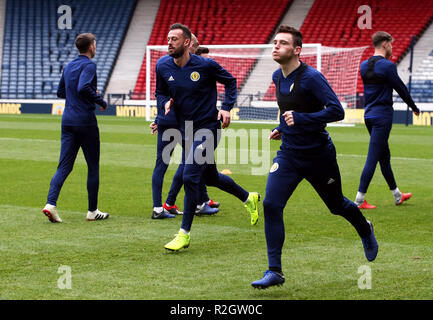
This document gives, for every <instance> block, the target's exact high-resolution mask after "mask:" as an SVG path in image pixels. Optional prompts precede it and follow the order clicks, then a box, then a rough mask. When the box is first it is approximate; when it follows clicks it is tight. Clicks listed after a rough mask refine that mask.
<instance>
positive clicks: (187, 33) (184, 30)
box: [170, 23, 191, 40]
mask: <svg viewBox="0 0 433 320" xmlns="http://www.w3.org/2000/svg"><path fill="white" fill-rule="evenodd" d="M174 29H181V30H182V35H183V37H184V38H185V39H189V40H191V30H190V29H189V28H188V27H187V26H186V25H184V24H182V23H174V24H172V25H171V26H170V30H174Z"/></svg>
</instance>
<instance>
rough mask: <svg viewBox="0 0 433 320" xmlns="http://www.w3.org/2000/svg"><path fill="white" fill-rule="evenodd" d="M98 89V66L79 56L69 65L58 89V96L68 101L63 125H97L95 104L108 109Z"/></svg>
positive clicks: (87, 58)
mask: <svg viewBox="0 0 433 320" xmlns="http://www.w3.org/2000/svg"><path fill="white" fill-rule="evenodd" d="M96 89H97V76H96V64H95V63H94V62H93V61H92V60H91V59H90V58H89V57H87V56H85V55H79V56H78V57H76V58H75V59H74V60H72V61H71V62H70V63H68V65H67V66H66V67H65V69H64V70H63V73H62V77H61V79H60V82H59V86H58V88H57V96H58V97H59V98H62V99H66V102H65V110H64V111H63V116H62V125H65V126H96V125H97V121H96V116H95V113H94V110H95V104H98V105H100V106H101V107H103V108H107V103H106V102H105V101H104V99H103V98H102V97H101V96H100V95H98V94H97V93H96Z"/></svg>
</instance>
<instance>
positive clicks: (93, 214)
mask: <svg viewBox="0 0 433 320" xmlns="http://www.w3.org/2000/svg"><path fill="white" fill-rule="evenodd" d="M109 216H110V215H109V214H108V213H105V212H101V211H99V209H96V210H95V211H87V220H88V221H95V220H103V219H108V217H109Z"/></svg>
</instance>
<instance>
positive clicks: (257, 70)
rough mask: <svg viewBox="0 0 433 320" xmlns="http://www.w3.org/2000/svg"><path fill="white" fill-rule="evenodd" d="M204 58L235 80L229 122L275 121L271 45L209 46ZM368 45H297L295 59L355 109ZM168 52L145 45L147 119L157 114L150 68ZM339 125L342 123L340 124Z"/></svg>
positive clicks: (274, 66) (220, 95)
mask: <svg viewBox="0 0 433 320" xmlns="http://www.w3.org/2000/svg"><path fill="white" fill-rule="evenodd" d="M205 47H207V48H209V58H211V59H214V60H215V61H217V62H218V63H219V64H220V65H221V66H222V67H223V68H224V69H226V70H227V71H228V72H230V73H231V74H232V75H233V76H234V77H235V78H236V79H237V89H238V97H237V102H236V104H235V106H234V107H233V109H232V111H231V113H232V121H233V122H243V123H247V122H248V123H272V124H273V123H278V122H279V109H278V105H277V101H276V96H275V85H274V84H273V82H272V73H273V72H274V71H275V70H276V69H277V68H279V65H278V63H276V62H275V61H274V60H273V59H272V56H271V52H272V48H273V45H272V44H261V45H254V44H248V45H208V46H206V45H205ZM366 48H367V47H355V48H335V47H327V46H322V45H321V44H320V43H305V44H303V45H302V53H301V56H300V59H301V60H302V61H303V62H305V63H307V64H308V65H310V66H312V67H314V68H316V69H317V70H318V71H320V72H322V74H323V75H324V76H325V77H326V79H327V80H328V82H329V83H330V85H331V87H332V88H333V90H334V91H335V93H336V94H337V96H338V98H339V100H340V102H341V104H342V105H343V107H344V108H355V106H356V90H357V81H358V73H359V65H360V63H361V58H362V54H363V52H364V50H365V49H366ZM166 54H167V45H164V46H147V47H146V93H145V101H143V102H144V103H143V104H144V105H145V106H146V119H147V120H148V121H150V120H152V119H153V118H154V117H155V116H156V98H155V96H154V92H155V87H156V77H155V66H156V62H157V61H158V59H159V58H161V57H162V56H164V55H166ZM217 92H218V95H217V96H218V100H217V107H220V106H221V102H222V101H223V99H224V86H223V85H222V84H219V83H217ZM341 123H344V120H343V121H342V122H341Z"/></svg>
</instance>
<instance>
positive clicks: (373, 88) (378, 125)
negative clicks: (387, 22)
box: [355, 31, 419, 209]
mask: <svg viewBox="0 0 433 320" xmlns="http://www.w3.org/2000/svg"><path fill="white" fill-rule="evenodd" d="M372 40H373V45H374V48H375V52H374V55H373V56H372V57H370V58H369V59H368V60H365V61H363V62H362V63H361V77H362V81H363V83H364V96H365V113H364V119H365V125H366V127H367V130H368V133H369V134H370V145H369V147H368V155H367V160H366V162H365V166H364V169H363V171H362V174H361V181H360V183H359V188H358V193H357V194H356V199H355V203H356V204H357V205H358V207H359V208H361V209H374V208H376V206H374V205H371V204H369V203H367V201H366V200H365V194H366V193H367V189H368V186H369V185H370V182H371V179H372V178H373V175H374V171H375V170H376V165H377V163H378V162H379V164H380V169H381V171H382V174H383V176H384V178H385V180H386V182H387V184H388V187H389V189H390V190H391V192H392V194H393V196H394V202H395V204H396V205H401V204H402V203H403V202H404V201H406V200H408V199H410V197H411V196H412V193H402V192H401V191H400V190H399V189H398V188H397V184H396V182H395V179H394V174H393V172H392V168H391V153H390V151H389V145H388V138H389V134H390V132H391V128H392V118H393V112H394V109H393V107H392V105H393V100H392V91H393V89H395V91H397V93H398V94H399V95H400V97H401V98H402V99H403V101H404V102H406V104H407V105H408V106H409V107H410V108H411V109H412V111H413V113H414V114H415V115H419V109H418V108H417V106H416V105H415V103H414V102H413V100H412V98H411V96H410V94H409V91H408V90H407V88H406V86H405V85H404V83H403V81H402V80H401V79H400V77H399V76H398V74H397V67H396V65H395V64H394V63H392V62H391V61H389V59H391V56H392V42H393V40H394V39H393V38H392V36H391V35H390V34H389V33H387V32H384V31H378V32H376V33H375V34H374V35H373V38H372Z"/></svg>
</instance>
